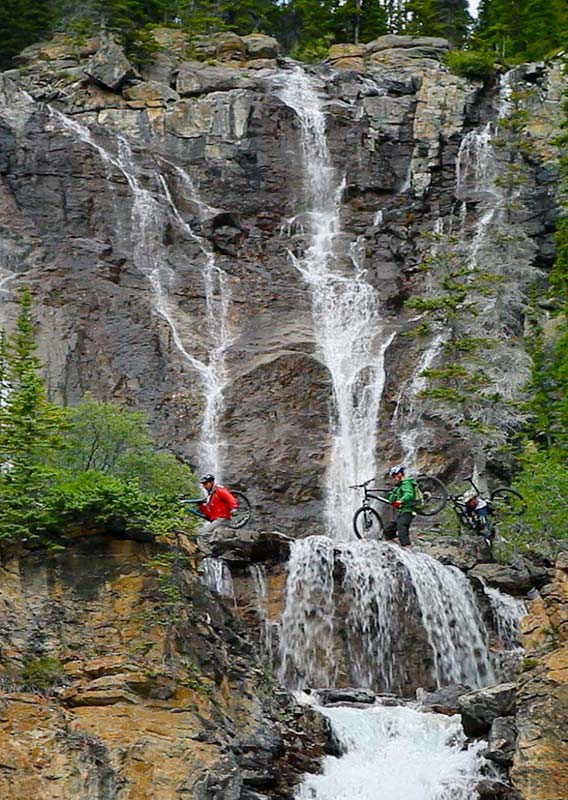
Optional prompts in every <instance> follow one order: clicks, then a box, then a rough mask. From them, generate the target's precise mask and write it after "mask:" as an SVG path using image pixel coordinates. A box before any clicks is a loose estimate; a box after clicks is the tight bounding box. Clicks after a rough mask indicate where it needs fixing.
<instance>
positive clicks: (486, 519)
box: [477, 506, 495, 539]
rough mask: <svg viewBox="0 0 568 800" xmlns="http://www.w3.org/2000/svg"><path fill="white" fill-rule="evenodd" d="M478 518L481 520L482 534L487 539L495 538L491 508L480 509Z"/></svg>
mask: <svg viewBox="0 0 568 800" xmlns="http://www.w3.org/2000/svg"><path fill="white" fill-rule="evenodd" d="M477 516H478V518H479V527H480V528H481V532H482V533H483V535H484V536H485V537H487V538H490V539H492V538H493V537H494V536H495V531H494V530H493V525H492V524H491V518H490V516H489V507H488V506H484V507H483V508H478V509H477Z"/></svg>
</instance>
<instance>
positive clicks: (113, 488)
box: [35, 471, 190, 534]
mask: <svg viewBox="0 0 568 800" xmlns="http://www.w3.org/2000/svg"><path fill="white" fill-rule="evenodd" d="M77 524H82V525H86V526H92V525H103V526H108V527H110V528H112V527H114V528H118V529H120V530H126V531H127V530H129V529H130V530H131V529H143V530H145V531H148V532H149V533H154V534H164V533H169V532H170V531H172V530H174V529H176V528H178V529H179V528H183V529H187V528H188V527H190V521H189V518H188V516H187V512H186V511H185V510H184V509H183V508H181V507H180V506H179V505H178V503H177V498H176V497H175V496H172V495H148V494H144V493H143V492H142V491H141V490H140V487H139V485H138V483H137V481H136V480H134V479H132V480H127V481H125V480H122V479H121V478H117V477H115V476H113V475H105V474H104V473H101V472H96V471H89V472H83V473H81V474H79V475H76V476H73V475H70V474H69V473H64V472H61V473H59V474H58V475H57V476H56V477H55V478H54V480H53V482H52V485H51V486H50V487H49V489H48V490H47V491H46V492H45V493H44V494H43V496H42V498H41V510H40V511H39V512H38V516H37V519H36V523H35V529H36V530H38V531H40V532H41V531H42V530H43V531H47V532H58V531H60V530H61V529H62V528H64V527H65V526H70V525H77Z"/></svg>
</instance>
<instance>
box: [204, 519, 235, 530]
mask: <svg viewBox="0 0 568 800" xmlns="http://www.w3.org/2000/svg"><path fill="white" fill-rule="evenodd" d="M228 522H229V520H228V519H224V518H223V517H219V518H218V519H214V520H212V521H211V522H205V523H204V524H203V525H202V526H201V533H213V531H216V530H217V528H222V527H223V525H227V523H228Z"/></svg>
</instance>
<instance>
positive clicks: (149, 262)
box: [50, 108, 232, 477]
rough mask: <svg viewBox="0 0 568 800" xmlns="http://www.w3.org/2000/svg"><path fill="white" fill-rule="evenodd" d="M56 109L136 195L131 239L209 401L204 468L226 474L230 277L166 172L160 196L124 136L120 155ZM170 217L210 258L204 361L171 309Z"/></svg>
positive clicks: (159, 184) (200, 206)
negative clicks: (222, 422)
mask: <svg viewBox="0 0 568 800" xmlns="http://www.w3.org/2000/svg"><path fill="white" fill-rule="evenodd" d="M50 113H51V115H52V116H53V118H54V119H56V120H57V121H58V122H59V123H60V124H61V125H62V126H63V127H64V128H66V129H67V130H69V131H71V132H72V134H73V135H74V136H76V137H77V138H78V139H79V140H81V141H83V142H85V143H86V144H88V145H89V146H90V147H92V148H93V149H94V150H95V151H96V152H97V153H98V154H99V155H100V156H101V158H102V160H103V161H104V162H105V163H106V164H108V165H110V166H112V167H114V168H115V169H116V170H118V171H119V172H120V173H121V174H122V175H123V176H124V177H125V179H126V181H127V184H128V187H129V189H130V192H131V195H132V217H131V219H132V229H131V242H132V247H133V258H134V263H135V264H136V266H137V268H138V269H139V270H140V271H141V272H142V274H144V275H145V276H146V277H147V278H148V281H149V283H150V286H151V288H152V290H153V293H154V298H155V306H154V307H155V310H156V313H157V314H158V315H159V316H160V317H162V319H164V320H165V321H166V323H167V324H168V327H169V328H170V331H171V334H172V339H173V341H174V344H175V346H176V348H177V350H178V351H179V353H180V354H181V355H182V357H183V358H184V360H185V361H186V363H187V364H188V365H189V366H190V368H191V369H192V370H194V371H195V372H197V374H198V375H199V377H200V379H201V382H202V386H203V400H204V403H203V415H202V421H201V435H200V444H199V462H200V466H201V468H202V469H203V470H207V471H213V472H214V473H215V475H216V476H219V477H220V475H221V471H222V463H223V460H224V455H225V450H226V443H225V441H224V440H223V438H222V436H221V432H220V429H219V424H218V421H219V418H220V414H221V411H222V407H223V401H224V391H225V388H226V384H227V370H226V363H225V355H226V351H227V349H228V347H229V346H230V343H231V341H232V337H231V333H230V329H229V324H228V315H229V306H230V291H229V285H228V279H227V276H226V274H225V273H224V272H223V271H222V270H221V269H220V268H219V267H217V265H216V263H215V257H214V255H213V252H212V250H211V248H210V247H209V245H208V243H207V242H206V241H205V240H204V239H203V238H202V237H199V236H197V235H196V234H195V233H194V232H193V231H192V229H191V227H190V226H189V225H188V223H187V222H185V221H184V220H183V218H182V216H181V214H180V212H179V210H178V208H177V206H176V204H175V203H174V201H173V198H172V195H171V192H170V189H169V187H168V184H167V183H166V180H165V178H164V177H163V175H162V174H160V173H157V175H156V177H157V188H158V190H159V194H158V195H157V196H155V195H154V194H152V193H151V192H150V191H149V190H148V189H145V188H144V187H143V186H142V184H141V182H140V179H139V177H138V173H137V169H136V164H135V160H134V156H133V152H132V148H131V146H130V143H129V142H128V141H127V140H126V139H125V138H124V137H123V136H118V135H116V136H115V140H116V143H117V153H116V154H115V153H112V152H110V151H109V150H108V149H107V148H105V147H103V146H102V145H101V144H99V143H98V142H97V141H95V139H94V136H93V133H92V131H91V130H90V129H89V128H87V127H86V126H84V125H82V124H81V123H79V122H77V121H76V120H73V119H69V118H68V117H66V116H65V115H64V114H61V113H60V112H59V111H57V110H55V109H52V108H50ZM174 171H175V174H176V175H178V176H179V177H180V178H181V181H182V184H183V186H184V187H185V188H186V190H187V188H188V187H189V189H190V198H189V199H190V200H191V201H193V203H194V205H195V206H196V207H197V208H198V209H200V210H204V209H206V208H207V206H206V205H205V204H204V203H203V202H202V201H201V199H200V198H199V197H198V196H197V193H196V191H195V187H194V186H193V183H192V182H191V180H190V178H189V176H188V175H187V174H186V173H185V172H184V171H183V170H182V169H181V168H180V167H179V166H175V167H174ZM168 215H171V216H172V217H173V219H174V220H175V222H176V223H177V225H178V227H179V228H180V229H181V230H182V231H183V233H184V234H185V235H186V236H187V237H188V239H191V240H193V241H195V242H196V243H197V244H198V246H199V248H200V250H201V252H202V254H203V257H204V266H203V269H202V275H203V282H204V287H205V303H206V328H207V333H208V337H207V338H208V342H207V358H206V359H204V360H201V359H200V358H197V357H196V356H194V355H192V353H191V352H190V351H189V350H188V348H187V346H186V345H185V344H184V341H183V339H182V336H181V334H180V328H179V325H178V323H177V321H176V318H175V313H174V310H173V309H172V307H171V299H170V295H169V288H170V284H171V283H172V280H173V272H172V270H171V268H170V267H169V266H167V264H166V259H165V257H164V253H163V243H162V239H163V229H164V225H165V222H166V219H167V217H168Z"/></svg>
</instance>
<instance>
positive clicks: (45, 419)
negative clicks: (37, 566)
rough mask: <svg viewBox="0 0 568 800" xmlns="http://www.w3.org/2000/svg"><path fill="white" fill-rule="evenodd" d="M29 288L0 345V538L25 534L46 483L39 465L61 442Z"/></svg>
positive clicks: (60, 426)
mask: <svg viewBox="0 0 568 800" xmlns="http://www.w3.org/2000/svg"><path fill="white" fill-rule="evenodd" d="M36 349H37V345H36V344H35V341H34V325H33V319H32V313H31V295H30V292H29V289H23V290H22V293H21V296H20V313H19V315H18V319H17V321H16V327H15V330H14V332H13V333H12V334H11V335H10V336H5V335H4V334H3V335H2V339H1V341H0V390H1V391H0V394H1V402H0V509H1V513H0V538H6V537H9V538H15V537H18V536H22V535H28V534H29V532H30V520H31V519H32V518H33V517H34V516H35V513H36V512H35V511H34V502H35V499H36V497H37V494H38V492H39V491H40V490H41V489H42V488H43V487H44V486H45V484H46V480H47V474H46V469H45V467H44V466H43V461H44V459H45V456H46V454H47V453H48V452H49V451H50V450H51V449H53V448H56V447H59V446H61V444H62V439H61V431H62V429H63V427H64V424H65V414H64V412H63V411H62V409H59V408H57V407H56V406H54V405H52V404H51V403H49V402H48V400H47V399H46V396H45V387H44V384H43V380H42V378H41V376H40V374H39V369H40V363H39V359H38V357H37V355H36V352H35V351H36Z"/></svg>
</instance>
